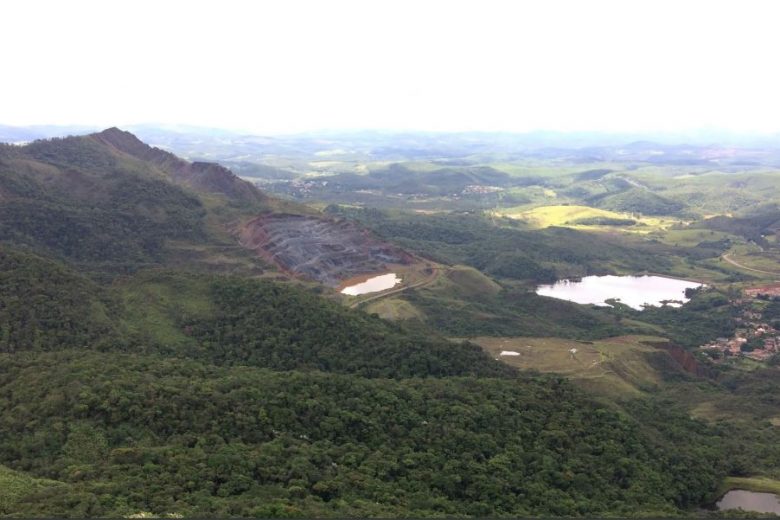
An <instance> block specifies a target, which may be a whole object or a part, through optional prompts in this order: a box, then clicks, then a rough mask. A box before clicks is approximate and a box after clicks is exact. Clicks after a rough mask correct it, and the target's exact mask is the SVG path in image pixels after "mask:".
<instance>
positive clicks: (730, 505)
mask: <svg viewBox="0 0 780 520" xmlns="http://www.w3.org/2000/svg"><path fill="white" fill-rule="evenodd" d="M715 505H716V506H717V508H718V509H719V510H720V511H727V510H729V509H743V510H745V511H754V512H756V513H775V514H780V497H778V496H777V495H774V494H772V493H757V492H755V491H745V490H744V489H732V490H731V491H729V492H728V493H726V494H725V495H723V497H722V498H721V499H720V500H719V501H718V502H717V504H715Z"/></svg>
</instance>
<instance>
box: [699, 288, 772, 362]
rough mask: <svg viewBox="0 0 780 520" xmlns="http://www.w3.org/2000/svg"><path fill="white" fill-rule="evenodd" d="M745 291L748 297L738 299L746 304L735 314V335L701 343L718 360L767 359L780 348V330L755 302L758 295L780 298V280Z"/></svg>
mask: <svg viewBox="0 0 780 520" xmlns="http://www.w3.org/2000/svg"><path fill="white" fill-rule="evenodd" d="M744 295H745V299H743V300H737V301H735V302H734V303H735V304H736V305H739V306H740V307H741V308H742V313H741V315H740V316H738V317H736V318H735V320H736V322H737V324H738V327H737V329H736V330H735V331H734V335H733V336H732V337H731V338H717V339H715V341H713V342H710V343H707V344H705V345H702V346H700V347H699V349H700V350H702V351H704V352H707V353H709V355H710V357H711V358H713V360H715V361H716V362H722V361H725V360H727V359H729V358H735V357H746V358H749V359H753V360H755V361H767V360H768V359H769V358H771V357H773V356H774V355H775V354H777V353H778V352H780V331H778V330H777V329H775V327H773V326H772V325H771V324H770V323H769V320H766V319H765V318H764V316H763V314H762V313H761V312H760V311H759V310H757V309H756V308H755V306H754V305H752V302H753V301H754V300H756V299H760V300H777V299H780V283H777V284H773V285H766V286H762V287H756V288H752V289H746V290H745V291H744Z"/></svg>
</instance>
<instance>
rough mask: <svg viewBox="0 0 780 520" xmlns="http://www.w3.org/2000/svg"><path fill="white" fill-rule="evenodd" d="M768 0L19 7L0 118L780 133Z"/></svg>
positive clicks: (9, 28) (283, 127) (10, 25)
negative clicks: (705, 129) (709, 128)
mask: <svg viewBox="0 0 780 520" xmlns="http://www.w3.org/2000/svg"><path fill="white" fill-rule="evenodd" d="M778 14H780V4H777V3H776V2H771V1H750V0H741V1H739V2H737V1H736V0H735V1H730V2H725V1H692V0H688V1H683V0H677V1H658V0H656V1H647V2H639V1H631V2H626V1H599V0H595V1H594V0H590V1H588V2H582V1H544V2H541V1H539V2H519V1H501V2H499V1H486V0H479V1H478V0H474V1H470V2H456V1H422V0H416V1H406V0H404V1H399V0H395V1H364V0H363V1H360V0H354V1H336V0H329V1H327V2H322V1H314V0H313V1H296V0H292V1H290V0H285V1H268V2H254V1H239V0H233V1H230V0H220V1H216V0H215V1H213V2H194V1H180V2H177V1H165V2H159V1H148V0H141V1H138V0H136V1H133V2H122V3H118V2H104V1H103V2H101V1H83V0H81V1H78V0H77V1H69V2H57V1H35V0H26V1H15V2H8V3H6V4H4V5H3V18H4V21H5V23H4V28H3V31H2V32H0V45H1V46H2V48H3V49H5V50H6V53H5V56H4V60H3V61H4V65H3V71H4V72H3V75H2V80H0V123H5V124H33V123H60V124H69V123H84V124H99V125H112V124H130V123H140V122H150V121H153V122H163V123H183V124H197V125H208V126H219V127H227V128H241V129H246V130H252V131H256V132H276V131H297V130H306V129H317V128H366V127H373V128H398V129H404V128H410V129H433V130H462V129H483V130H494V129H495V130H528V129H537V128H547V129H560V130H589V129H590V130H679V129H686V128H695V127H707V126H712V127H721V128H727V129H732V130H737V131H739V130H754V131H774V130H780V103H778V102H777V92H778V91H779V89H778V87H780V69H778V68H777V67H776V66H775V62H776V57H775V52H774V51H775V49H776V43H775V40H776V38H775V34H774V32H775V28H774V27H773V25H774V23H775V20H777V19H778Z"/></svg>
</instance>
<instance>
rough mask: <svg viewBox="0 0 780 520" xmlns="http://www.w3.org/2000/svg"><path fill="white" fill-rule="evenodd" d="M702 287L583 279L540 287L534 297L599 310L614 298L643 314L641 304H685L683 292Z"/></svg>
mask: <svg viewBox="0 0 780 520" xmlns="http://www.w3.org/2000/svg"><path fill="white" fill-rule="evenodd" d="M701 286H702V284H700V283H697V282H689V281H688V280H678V279H676V278H666V277H664V276H612V275H608V276H586V277H585V278H583V279H582V280H580V281H569V280H560V281H558V282H555V283H554V284H551V285H540V286H539V287H537V288H536V294H539V295H541V296H551V297H553V298H559V299H561V300H569V301H570V302H575V303H592V304H594V305H602V306H606V305H609V304H608V303H607V302H606V300H609V299H611V298H614V299H616V300H619V301H620V303H623V304H625V305H628V306H629V307H632V308H634V309H637V310H642V306H643V304H647V305H661V304H662V302H664V301H668V300H675V301H679V302H682V303H685V302H687V301H688V298H686V297H685V289H694V288H696V287H701ZM672 305H680V304H679V303H678V304H672Z"/></svg>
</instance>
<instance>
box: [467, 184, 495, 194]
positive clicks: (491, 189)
mask: <svg viewBox="0 0 780 520" xmlns="http://www.w3.org/2000/svg"><path fill="white" fill-rule="evenodd" d="M499 191H504V188H500V187H498V186H482V185H480V184H469V185H468V186H466V187H465V188H463V191H462V192H461V194H462V195H487V194H488V193H496V192H499Z"/></svg>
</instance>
